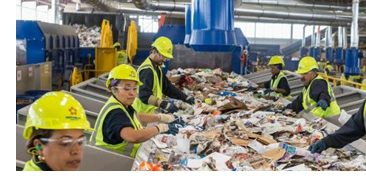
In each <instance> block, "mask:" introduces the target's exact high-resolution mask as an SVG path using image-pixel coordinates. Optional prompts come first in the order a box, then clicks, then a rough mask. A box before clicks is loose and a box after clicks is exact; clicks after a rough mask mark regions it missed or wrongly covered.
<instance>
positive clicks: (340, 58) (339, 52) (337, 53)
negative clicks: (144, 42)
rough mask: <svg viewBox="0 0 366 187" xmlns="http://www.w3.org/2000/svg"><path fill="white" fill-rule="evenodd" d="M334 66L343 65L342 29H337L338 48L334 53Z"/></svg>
mask: <svg viewBox="0 0 366 187" xmlns="http://www.w3.org/2000/svg"><path fill="white" fill-rule="evenodd" d="M334 62H335V63H336V64H342V63H344V55H343V28H342V27H338V47H337V49H336V51H335V60H334Z"/></svg>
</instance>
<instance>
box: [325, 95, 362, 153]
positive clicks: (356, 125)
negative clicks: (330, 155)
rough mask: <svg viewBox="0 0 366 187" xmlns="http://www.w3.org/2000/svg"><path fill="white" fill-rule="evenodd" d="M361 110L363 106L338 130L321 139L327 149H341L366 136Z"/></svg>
mask: <svg viewBox="0 0 366 187" xmlns="http://www.w3.org/2000/svg"><path fill="white" fill-rule="evenodd" d="M364 103H365V102H364ZM363 110H364V104H362V107H361V108H360V109H359V110H358V112H357V113H356V114H354V115H352V117H351V118H350V119H349V120H348V121H347V123H346V124H344V125H343V126H342V127H341V128H340V129H338V130H337V131H336V132H334V133H333V134H330V135H328V136H327V137H325V138H323V139H322V140H323V141H324V142H325V144H326V145H327V147H328V148H329V147H333V148H342V147H344V146H346V145H347V144H349V143H352V142H353V141H356V140H358V139H359V138H362V137H363V136H364V135H366V130H365V125H364V116H363Z"/></svg>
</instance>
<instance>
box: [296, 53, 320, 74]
mask: <svg viewBox="0 0 366 187" xmlns="http://www.w3.org/2000/svg"><path fill="white" fill-rule="evenodd" d="M313 69H318V70H319V66H318V63H316V60H315V59H314V58H313V57H310V56H307V57H303V58H302V59H301V60H300V62H299V66H298V68H297V71H296V73H298V74H304V73H307V72H309V71H311V70H313Z"/></svg>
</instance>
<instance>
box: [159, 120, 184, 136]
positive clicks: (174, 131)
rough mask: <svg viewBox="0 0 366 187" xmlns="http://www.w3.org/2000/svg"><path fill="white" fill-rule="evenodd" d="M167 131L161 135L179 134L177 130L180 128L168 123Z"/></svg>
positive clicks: (175, 124)
mask: <svg viewBox="0 0 366 187" xmlns="http://www.w3.org/2000/svg"><path fill="white" fill-rule="evenodd" d="M168 126H169V130H168V131H166V132H164V133H163V134H172V135H176V134H178V132H179V128H181V126H179V124H177V123H169V124H168Z"/></svg>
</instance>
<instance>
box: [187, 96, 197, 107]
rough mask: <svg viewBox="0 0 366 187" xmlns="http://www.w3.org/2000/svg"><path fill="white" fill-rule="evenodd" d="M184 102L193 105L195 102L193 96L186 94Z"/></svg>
mask: <svg viewBox="0 0 366 187" xmlns="http://www.w3.org/2000/svg"><path fill="white" fill-rule="evenodd" d="M185 102H186V103H188V104H190V105H194V104H195V103H196V101H195V99H194V97H192V96H188V97H187V99H186V101H185Z"/></svg>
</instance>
